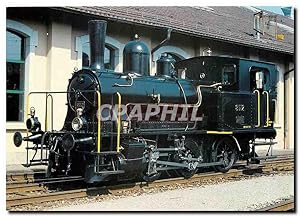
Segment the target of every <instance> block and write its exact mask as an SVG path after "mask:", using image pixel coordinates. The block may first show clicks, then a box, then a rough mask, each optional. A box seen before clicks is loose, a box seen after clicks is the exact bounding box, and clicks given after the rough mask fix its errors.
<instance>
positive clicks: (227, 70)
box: [222, 64, 236, 85]
mask: <svg viewBox="0 0 300 217" xmlns="http://www.w3.org/2000/svg"><path fill="white" fill-rule="evenodd" d="M235 82H236V65H234V64H230V65H224V66H223V70H222V84H225V85H232V84H234V83H235Z"/></svg>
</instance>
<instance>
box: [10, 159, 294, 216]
mask: <svg viewBox="0 0 300 217" xmlns="http://www.w3.org/2000/svg"><path fill="white" fill-rule="evenodd" d="M241 167H242V169H241ZM235 168H236V169H232V170H230V171H229V172H227V173H216V172H208V173H199V174H196V175H194V176H193V177H192V178H190V179H184V178H182V177H177V178H170V179H161V180H157V181H154V182H152V183H146V182H137V183H129V184H119V185H113V186H103V187H93V188H81V189H74V190H67V191H55V192H51V191H47V190H45V187H44V185H45V184H46V183H49V180H48V181H47V180H39V181H40V182H38V183H25V182H24V183H20V182H21V181H19V185H20V186H18V185H17V184H16V183H15V186H13V185H11V186H10V185H9V184H8V185H7V197H6V207H7V209H8V210H10V209H11V208H13V207H16V206H20V205H27V204H36V203H42V202H50V201H57V200H69V199H75V198H83V197H89V196H95V195H101V194H113V195H121V194H124V191H133V190H139V189H141V188H144V189H146V188H157V187H162V186H166V187H167V186H171V185H185V184H192V183H193V182H199V181H207V180H212V179H213V180H217V179H220V180H222V179H236V178H239V177H243V176H249V175H253V174H266V173H270V172H274V171H292V170H293V169H294V159H291V158H286V159H284V160H272V161H265V162H263V163H262V164H259V165H250V166H246V164H245V163H238V164H237V165H236V166H235ZM73 178H74V179H73V180H72V179H70V180H65V181H75V180H76V179H78V180H80V177H73ZM56 181H60V180H56ZM26 185H28V189H30V188H34V187H37V188H38V190H37V191H38V192H39V193H36V194H35V193H31V194H25V193H27V192H29V190H28V189H26ZM14 188H15V189H14ZM16 189H17V190H16ZM21 189H22V190H21ZM33 191H35V190H33ZM40 191H41V192H42V193H41V192H40ZM43 191H44V192H43ZM10 194H15V195H14V196H10Z"/></svg>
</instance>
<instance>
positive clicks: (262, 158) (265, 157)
mask: <svg viewBox="0 0 300 217" xmlns="http://www.w3.org/2000/svg"><path fill="white" fill-rule="evenodd" d="M274 158H277V156H263V157H253V158H251V159H254V160H267V159H274Z"/></svg>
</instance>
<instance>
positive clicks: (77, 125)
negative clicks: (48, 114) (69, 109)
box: [72, 117, 86, 131]
mask: <svg viewBox="0 0 300 217" xmlns="http://www.w3.org/2000/svg"><path fill="white" fill-rule="evenodd" d="M85 122H86V121H85V119H84V118H82V117H75V118H74V119H73V121H72V128H73V130H75V131H78V130H80V129H82V127H83V126H84V125H85Z"/></svg>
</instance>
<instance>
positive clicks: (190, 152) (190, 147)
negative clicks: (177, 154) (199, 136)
mask: <svg viewBox="0 0 300 217" xmlns="http://www.w3.org/2000/svg"><path fill="white" fill-rule="evenodd" d="M184 147H185V150H184V151H183V152H182V156H183V157H184V158H185V159H187V160H184V161H183V162H182V161H181V162H182V163H186V164H188V165H189V167H188V168H184V169H180V170H178V173H179V175H181V176H183V177H184V178H186V179H188V178H191V177H192V176H193V175H194V174H195V173H196V172H197V170H198V168H197V165H198V163H195V162H193V161H192V160H189V159H192V158H193V159H195V158H199V157H200V156H202V153H201V150H200V148H199V147H198V144H197V142H195V141H194V140H192V139H186V140H185V142H184Z"/></svg>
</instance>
